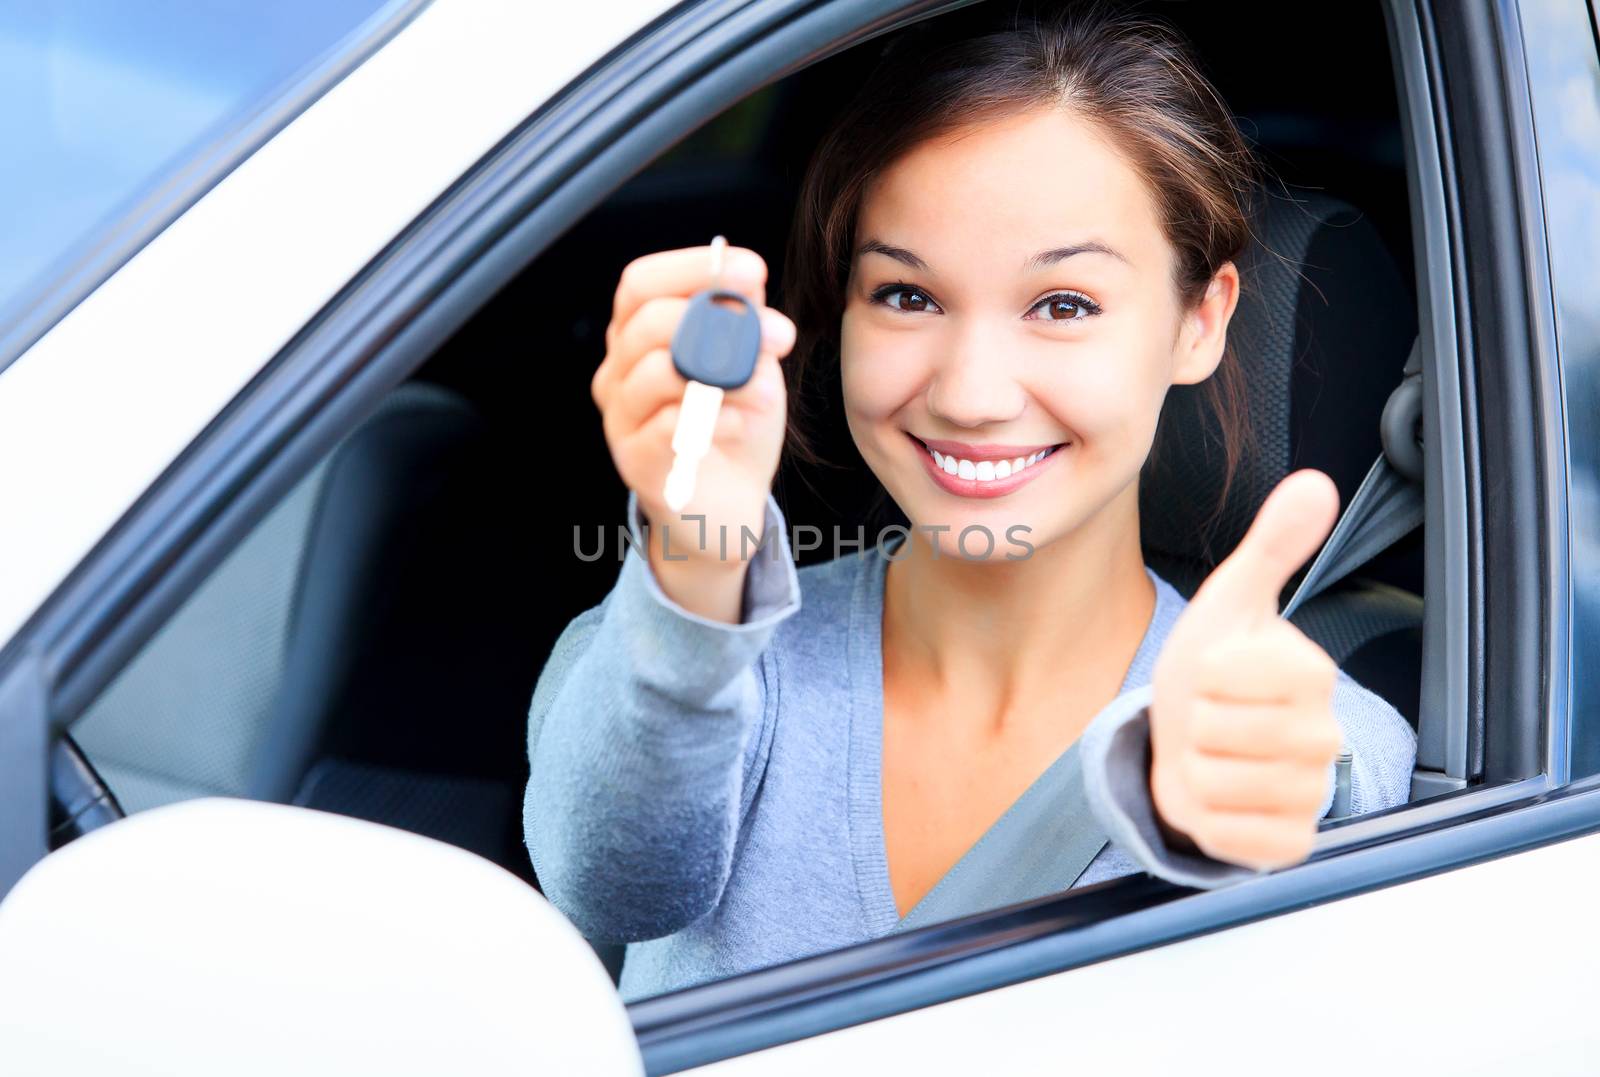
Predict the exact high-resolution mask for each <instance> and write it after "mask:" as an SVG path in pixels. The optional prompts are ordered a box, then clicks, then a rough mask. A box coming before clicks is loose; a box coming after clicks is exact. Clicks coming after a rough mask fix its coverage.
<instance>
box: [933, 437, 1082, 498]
mask: <svg viewBox="0 0 1600 1077" xmlns="http://www.w3.org/2000/svg"><path fill="white" fill-rule="evenodd" d="M906 438H907V439H908V440H910V442H911V447H912V448H913V449H915V450H916V451H917V455H918V456H920V457H922V464H923V467H924V468H926V469H927V472H928V475H929V476H930V477H931V478H932V479H933V481H934V482H936V483H938V484H939V486H940V487H941V488H943V489H944V490H945V491H946V492H948V493H952V494H955V495H956V496H957V497H973V498H988V497H1004V496H1005V495H1006V494H1009V493H1011V492H1012V491H1013V490H1017V489H1020V488H1021V487H1023V486H1026V485H1027V484H1028V483H1030V482H1032V481H1033V480H1034V479H1036V478H1038V476H1039V472H1041V471H1043V470H1044V469H1045V468H1046V467H1048V466H1049V465H1050V463H1051V462H1052V461H1053V460H1055V458H1056V457H1058V456H1060V455H1061V452H1062V450H1064V449H1067V448H1069V447H1071V445H1072V443H1071V442H1070V441H1067V442H1056V443H1054V444H1057V445H1059V446H1060V448H1058V449H1056V451H1054V452H1052V453H1051V454H1050V455H1049V456H1046V457H1045V458H1044V459H1043V460H1040V461H1039V462H1038V463H1036V464H1030V465H1028V466H1027V467H1025V468H1023V469H1022V470H1021V471H1019V472H1017V473H1016V474H1015V475H1009V476H1007V477H1006V478H1003V479H991V480H989V481H988V482H984V481H983V480H981V479H963V478H961V477H959V476H956V475H952V474H950V473H949V472H947V471H945V469H944V468H942V467H940V466H939V465H938V464H935V463H934V462H933V454H932V453H930V452H929V451H928V449H925V448H923V446H924V445H926V446H928V448H931V449H938V450H939V454H940V455H941V456H943V455H945V450H944V446H946V445H949V446H953V447H954V448H953V449H952V451H951V453H950V455H952V456H955V457H957V458H962V456H963V454H962V452H961V448H962V447H964V445H963V443H962V442H959V441H926V442H925V441H922V440H921V439H919V438H918V437H916V436H915V435H914V434H912V433H911V432H910V431H907V432H906ZM1051 444H1052V443H1048V442H1047V443H1046V444H1043V445H1034V446H1031V447H1030V446H1005V445H997V444H988V445H973V446H969V447H968V448H971V449H989V450H991V451H993V452H994V453H995V455H993V456H981V455H980V456H977V457H972V456H967V457H965V459H968V460H971V461H972V462H973V463H977V462H978V461H979V460H1009V459H1011V458H1012V457H1014V456H1027V455H1029V454H1030V453H1036V452H1038V451H1039V450H1040V449H1048V448H1051ZM1012 448H1016V449H1017V450H1018V451H1016V452H1012V453H1010V454H1009V455H1001V454H1000V453H999V451H998V450H1000V449H1007V450H1010V449H1012Z"/></svg>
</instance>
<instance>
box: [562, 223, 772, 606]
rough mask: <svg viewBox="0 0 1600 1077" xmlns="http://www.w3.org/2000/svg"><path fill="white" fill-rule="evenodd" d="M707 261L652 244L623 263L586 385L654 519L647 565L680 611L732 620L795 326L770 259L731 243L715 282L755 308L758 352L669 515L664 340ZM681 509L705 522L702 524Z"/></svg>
mask: <svg viewBox="0 0 1600 1077" xmlns="http://www.w3.org/2000/svg"><path fill="white" fill-rule="evenodd" d="M711 265H712V257H711V248H710V247H708V246H707V247H687V248H683V249H680V250H672V251H659V252H657V253H654V254H647V255H644V256H643V257H640V258H636V259H635V260H634V261H632V262H630V263H629V264H628V266H627V267H626V268H625V269H624V270H623V271H622V277H621V279H620V280H619V281H618V283H617V290H616V296H615V299H614V302H613V306H612V314H611V323H610V324H609V325H608V326H607V327H606V357H605V359H604V361H602V362H601V364H600V367H599V369H598V370H596V371H595V374H594V379H593V381H592V382H591V383H590V391H591V394H592V395H593V397H594V402H595V405H596V406H597V407H598V408H599V409H600V414H601V417H602V425H603V427H604V430H605V437H606V445H607V447H608V448H609V449H610V451H611V459H612V461H613V463H615V464H616V468H617V473H618V474H619V475H620V476H621V477H622V481H623V482H624V483H626V484H627V486H628V488H629V489H631V490H633V491H634V493H635V494H637V495H638V498H639V505H640V507H641V508H642V509H643V511H644V515H645V518H646V519H647V520H648V521H649V523H650V526H651V534H650V536H649V538H650V543H649V545H650V562H651V565H652V567H653V568H654V569H655V570H656V575H657V578H658V579H659V580H660V581H661V582H662V584H663V586H664V587H666V588H667V590H668V593H669V595H671V597H672V598H673V599H674V600H675V601H678V602H680V604H683V605H685V606H686V607H687V608H690V609H695V610H696V612H702V613H706V614H707V615H709V616H713V617H716V618H717V619H719V620H725V621H730V622H735V623H736V622H737V621H738V620H739V610H738V606H737V603H738V599H739V594H740V590H741V589H742V582H743V579H744V566H745V563H746V562H745V557H748V556H750V555H752V554H753V553H754V545H755V544H754V543H753V542H747V543H744V544H743V546H744V547H745V548H744V550H743V551H742V552H743V553H744V557H742V556H741V545H742V544H741V541H740V539H741V536H742V535H743V533H744V532H743V530H742V529H748V530H749V533H750V534H751V535H754V536H756V537H757V538H758V539H759V538H760V537H761V536H762V532H763V528H764V521H765V516H766V500H767V494H768V493H769V492H770V491H771V489H772V480H773V477H774V476H775V475H776V474H777V470H778V457H779V454H780V452H781V451H782V448H783V434H784V424H785V419H786V416H787V394H786V391H785V388H784V381H783V371H782V368H781V366H780V365H779V359H780V358H781V357H782V356H784V355H787V354H788V353H789V350H790V349H791V348H792V347H794V341H795V327H794V323H793V322H791V321H790V320H789V319H788V318H787V317H786V316H785V315H784V314H783V313H782V312H780V311H778V310H775V309H773V308H771V307H768V306H766V282H767V264H766V262H765V261H764V260H763V259H762V257H761V256H760V255H759V254H757V253H756V252H755V251H753V250H750V249H748V248H745V247H733V246H730V247H728V249H727V250H726V251H725V252H724V257H723V269H722V281H721V284H722V287H724V288H727V289H729V290H731V291H737V292H739V293H740V294H742V295H744V296H746V297H747V298H748V299H749V300H750V301H751V302H752V303H754V304H755V305H756V309H757V310H758V311H759V313H760V316H761V354H760V357H759V358H758V359H757V361H756V367H755V372H754V373H753V374H752V375H751V377H750V380H749V381H748V382H746V383H745V384H744V385H742V386H740V387H739V388H738V389H732V390H728V391H727V392H726V393H725V394H724V395H723V402H722V410H721V413H720V414H719V415H718V417H717V425H716V432H715V434H714V436H713V439H712V442H711V446H710V448H709V450H708V451H707V452H706V455H705V456H704V457H702V458H701V460H700V466H699V472H698V477H697V479H696V482H695V489H694V495H693V496H692V497H691V498H690V499H689V503H688V504H687V505H685V506H684V508H683V511H682V513H676V512H673V511H672V510H671V509H669V508H668V507H667V505H666V502H665V500H664V499H663V497H662V489H663V486H664V484H665V482H666V478H667V471H668V470H669V469H670V468H671V466H672V434H673V430H674V428H675V427H676V425H677V421H678V411H679V404H680V402H681V401H682V399H683V390H684V386H685V385H687V384H688V382H687V381H686V380H685V379H684V377H683V375H681V374H679V373H678V370H677V368H676V367H675V366H674V365H673V363H672V353H671V345H672V336H673V333H674V332H676V330H677V328H678V323H679V322H680V321H681V320H682V319H683V313H684V311H685V309H686V308H687V307H688V305H689V297H690V296H692V295H694V294H695V293H696V292H698V291H700V290H701V289H703V288H707V287H709V286H710V285H711ZM683 516H694V517H699V516H704V517H705V520H704V523H703V525H702V523H701V522H700V521H699V520H698V519H693V520H686V519H682V517H683ZM663 525H666V526H667V527H668V528H669V543H670V546H669V549H668V551H667V552H669V553H670V554H671V558H672V559H671V560H667V559H665V558H664V557H663V551H662V549H661V546H662V540H661V528H662V527H663ZM702 527H703V530H702ZM702 535H704V538H705V541H704V543H703V548H702V543H701V536H702ZM723 535H725V536H726V555H725V556H724V555H723V552H722V550H723V543H722V542H721V540H720V536H723ZM680 557H681V558H686V560H683V561H680V560H678V558H680ZM674 592H678V593H674ZM730 598H731V602H732V608H731V610H730V608H729V607H730ZM686 599H687V601H686ZM697 606H698V607H701V608H699V609H696V607H697Z"/></svg>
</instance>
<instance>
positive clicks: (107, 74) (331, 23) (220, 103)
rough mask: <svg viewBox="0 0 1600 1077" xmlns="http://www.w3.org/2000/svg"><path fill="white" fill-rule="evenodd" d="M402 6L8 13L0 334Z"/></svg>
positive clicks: (0, 130)
mask: <svg viewBox="0 0 1600 1077" xmlns="http://www.w3.org/2000/svg"><path fill="white" fill-rule="evenodd" d="M400 2H401V0H325V2H324V0H317V2H312V0H298V2H288V3H272V4H248V3H236V2H226V0H209V2H205V3H194V2H193V0H148V2H145V0H141V2H140V3H134V4H129V3H121V2H118V0H58V2H53V3H45V4H7V5H4V6H3V7H0V100H4V101H5V102H6V107H5V108H4V109H0V142H3V143H4V145H5V146H6V164H5V165H4V166H0V234H3V235H4V236H5V237H6V247H5V249H6V257H5V258H4V259H3V260H0V326H4V325H6V324H7V323H9V322H10V321H11V320H12V318H13V317H14V316H15V315H16V314H17V313H18V312H19V307H20V306H21V305H22V304H25V303H26V301H27V298H28V296H30V295H32V294H34V293H36V292H37V291H39V290H40V289H41V288H42V287H43V286H45V285H46V284H48V283H49V281H50V280H51V279H52V278H53V277H54V276H55V275H56V274H57V273H58V272H60V271H61V270H63V269H64V268H65V267H66V266H68V265H70V264H71V263H72V261H74V260H75V258H76V257H77V256H78V255H80V254H81V253H83V252H84V251H86V250H87V249H89V248H92V247H93V245H94V242H95V236H96V235H97V233H99V232H100V231H102V230H103V229H105V228H106V227H107V226H108V225H110V224H112V223H113V222H115V221H116V220H118V219H119V218H120V217H122V216H123V215H125V214H127V213H128V212H129V211H131V210H132V209H133V208H134V207H136V206H137V205H138V204H139V203H140V201H141V200H142V199H143V198H144V197H145V196H147V195H149V194H150V193H152V192H154V191H156V190H158V189H159V188H160V187H161V186H162V184H163V183H164V182H167V181H169V180H170V179H171V177H172V176H173V175H174V173H175V172H177V171H178V170H179V169H181V168H182V166H183V165H184V163H185V162H186V161H188V160H190V159H191V158H193V157H194V156H195V155H197V154H198V153H200V152H201V151H203V150H204V149H205V148H206V147H207V146H208V145H210V144H212V143H213V142H215V141H216V140H217V139H219V138H221V137H223V136H224V135H225V134H226V133H227V132H229V131H230V130H232V129H233V128H234V127H235V126H236V125H237V124H239V123H240V122H241V121H243V120H244V119H245V118H247V117H248V116H250V115H251V114H253V113H254V112H255V111H256V110H258V109H259V108H261V107H262V106H264V105H265V104H266V103H267V102H269V101H270V100H272V99H273V98H274V96H275V95H276V94H277V93H278V92H280V91H281V90H282V89H283V88H285V87H287V86H288V85H290V84H291V83H292V82H293V80H294V79H295V77H296V75H297V74H298V73H300V72H301V71H303V70H305V69H307V68H308V67H309V66H311V65H313V64H315V63H316V62H317V61H318V60H319V59H320V58H321V57H323V56H324V55H325V54H326V53H327V52H328V50H330V49H337V48H338V47H339V46H340V43H341V42H342V41H343V40H344V39H346V37H347V35H350V34H351V32H352V31H354V30H356V29H357V28H359V27H360V26H361V25H362V24H363V22H364V21H365V20H367V19H368V18H369V17H371V16H373V15H374V14H376V13H379V12H381V11H382V10H383V9H386V8H394V7H396V6H399V3H400Z"/></svg>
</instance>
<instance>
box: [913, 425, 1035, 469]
mask: <svg viewBox="0 0 1600 1077" xmlns="http://www.w3.org/2000/svg"><path fill="white" fill-rule="evenodd" d="M907 433H908V434H910V431H907ZM910 436H911V437H912V439H913V440H916V441H920V442H922V444H924V445H926V446H927V447H928V448H930V449H937V450H939V455H940V456H953V457H955V458H956V459H957V460H971V461H972V462H973V463H974V464H976V463H977V462H978V461H979V460H994V461H996V462H999V461H1001V460H1015V459H1016V458H1017V457H1019V456H1032V455H1033V454H1034V453H1036V452H1038V451H1039V450H1040V449H1049V448H1052V447H1054V446H1056V445H1060V444H1062V442H1059V441H1045V442H1041V443H1039V444H1037V445H1001V444H1000V443H999V442H996V441H984V442H980V443H978V444H973V443H972V442H969V441H941V440H939V439H937V438H919V437H917V436H916V435H915V434H910Z"/></svg>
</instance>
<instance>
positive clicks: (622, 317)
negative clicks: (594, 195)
mask: <svg viewBox="0 0 1600 1077" xmlns="http://www.w3.org/2000/svg"><path fill="white" fill-rule="evenodd" d="M711 269H712V258H711V248H710V247H709V246H704V247H682V248H679V249H678V250H671V251H657V252H655V253H653V254H646V255H643V256H642V257H639V258H635V259H634V260H633V261H631V262H629V263H628V264H627V266H626V267H624V268H623V270H622V276H621V278H620V279H619V280H618V282H617V291H616V295H615V297H614V298H613V300H612V307H611V324H612V325H613V326H621V325H624V324H625V323H626V322H627V321H628V320H629V319H630V318H632V317H633V315H634V313H635V312H636V311H637V310H638V309H639V308H640V307H641V306H643V305H644V304H645V303H646V302H648V301H649V300H651V299H653V298H655V297H656V296H677V297H679V298H680V299H687V298H688V297H689V296H691V295H693V294H694V293H696V292H698V291H700V290H701V289H702V288H708V287H710V286H711ZM721 283H722V286H723V287H724V288H727V289H728V290H730V291H735V292H738V293H740V294H741V295H744V296H747V297H748V298H749V300H750V302H752V303H754V304H755V305H756V306H757V307H762V306H765V305H766V302H767V263H766V259H764V258H762V257H761V255H759V254H757V253H756V252H755V251H753V250H751V249H750V248H748V247H732V246H730V247H729V248H728V249H727V250H726V251H724V252H723V257H722V277H721Z"/></svg>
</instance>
